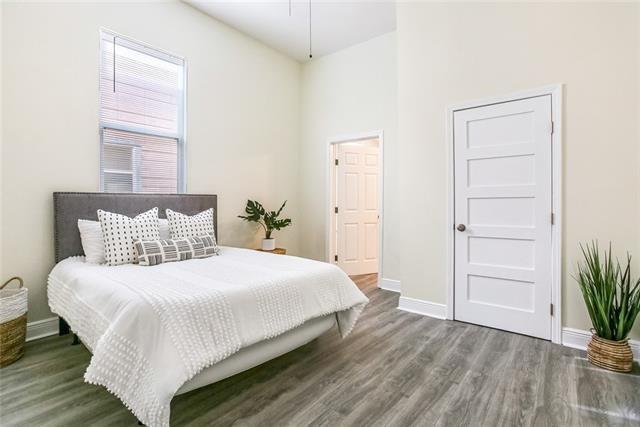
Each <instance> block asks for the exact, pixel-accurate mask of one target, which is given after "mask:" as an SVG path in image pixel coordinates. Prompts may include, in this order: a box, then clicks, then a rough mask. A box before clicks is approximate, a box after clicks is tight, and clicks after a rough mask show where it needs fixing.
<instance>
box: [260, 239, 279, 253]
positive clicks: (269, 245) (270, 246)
mask: <svg viewBox="0 0 640 427" xmlns="http://www.w3.org/2000/svg"><path fill="white" fill-rule="evenodd" d="M275 248H276V239H262V250H263V251H272V250H274V249H275Z"/></svg>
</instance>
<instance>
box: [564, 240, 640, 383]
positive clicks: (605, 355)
mask: <svg viewBox="0 0 640 427" xmlns="http://www.w3.org/2000/svg"><path fill="white" fill-rule="evenodd" d="M580 249H582V254H583V255H584V262H582V263H580V262H579V263H578V275H577V277H576V280H577V282H578V284H579V285H580V290H581V291H582V296H583V298H584V302H585V304H586V306H587V311H588V312H589V317H590V318H591V323H592V324H593V329H592V330H591V333H592V336H591V340H590V341H589V344H588V345H587V357H588V359H589V361H590V362H591V363H593V364H594V365H596V366H599V367H601V368H605V369H609V370H612V371H616V372H631V369H632V367H633V353H632V352H631V347H630V346H629V340H628V337H629V333H630V332H631V328H632V327H633V323H634V321H635V320H636V316H637V315H638V312H640V279H632V278H631V256H630V255H629V254H627V262H626V264H624V265H621V264H620V262H619V261H618V260H616V261H615V262H614V261H613V258H612V256H611V244H609V251H608V252H607V250H605V251H604V257H603V258H601V257H600V249H599V248H598V244H597V243H596V242H593V243H591V244H590V245H589V244H587V245H586V247H583V246H582V245H580Z"/></svg>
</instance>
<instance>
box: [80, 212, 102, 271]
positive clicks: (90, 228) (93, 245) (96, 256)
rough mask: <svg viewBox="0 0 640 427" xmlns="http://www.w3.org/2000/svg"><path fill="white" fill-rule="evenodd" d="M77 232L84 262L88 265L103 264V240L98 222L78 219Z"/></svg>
mask: <svg viewBox="0 0 640 427" xmlns="http://www.w3.org/2000/svg"><path fill="white" fill-rule="evenodd" d="M78 230H79V231H80V240H81V241H82V250H83V251H84V256H85V259H86V261H87V262H88V263H90V264H104V239H103V238H102V228H101V227H100V222H99V221H90V220H88V219H79V220H78Z"/></svg>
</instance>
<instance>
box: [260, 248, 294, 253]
mask: <svg viewBox="0 0 640 427" xmlns="http://www.w3.org/2000/svg"><path fill="white" fill-rule="evenodd" d="M256 251H260V252H268V253H270V254H278V255H286V254H287V250H286V249H285V248H275V249H274V250H272V251H265V250H264V249H256Z"/></svg>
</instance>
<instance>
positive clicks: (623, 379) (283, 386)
mask: <svg viewBox="0 0 640 427" xmlns="http://www.w3.org/2000/svg"><path fill="white" fill-rule="evenodd" d="M355 280H356V281H357V283H358V284H359V286H361V288H362V289H364V291H365V292H366V294H367V295H368V297H369V298H370V299H371V303H370V304H369V306H368V307H367V308H366V310H365V311H364V313H363V315H362V317H361V319H360V321H359V323H358V325H356V328H355V330H354V332H353V334H352V335H351V336H349V337H348V338H347V339H345V340H341V339H340V338H339V337H338V334H337V332H336V331H335V330H334V331H331V332H329V333H328V334H326V335H324V336H323V337H321V338H319V339H318V340H316V341H314V342H312V343H310V344H308V345H306V346H304V347H302V348H300V349H298V350H296V351H294V352H292V353H289V354H287V355H285V356H282V357H280V358H278V359H275V360H273V361H271V362H269V363H266V364H264V365H262V366H259V367H257V368H254V369H252V370H250V371H247V372H244V373H242V374H239V375H236V376H235V377H232V378H229V379H227V380H225V381H222V382H220V383H217V384H213V385H210V386H208V387H205V388H202V389H199V390H195V391H192V392H190V393H188V394H185V395H181V396H178V397H176V398H175V399H174V401H173V403H172V416H171V423H172V426H186V425H193V426H200V425H207V426H209V425H212V426H227V425H232V424H233V425H239V426H283V425H290V426H306V425H314V426H369V425H375V426H382V425H389V426H409V425H415V426H428V425H473V426H479V425H486V426H497V425H505V426H517V425H536V426H546V425H554V426H579V425H640V372H639V371H640V370H639V369H638V367H637V366H636V367H635V371H634V373H633V374H628V375H623V374H614V373H609V372H605V371H602V370H600V369H597V368H595V367H592V366H591V365H589V364H588V362H586V360H585V354H584V352H582V351H578V350H573V349H570V348H567V347H561V346H558V345H554V344H551V343H549V342H546V341H542V340H537V339H534V338H528V337H525V336H521V335H516V334H510V333H506V332H502V331H497V330H494V329H488V328H482V327H479V326H474V325H469V324H464V323H459V322H451V321H443V320H436V319H431V318H428V317H422V316H419V315H415V314H411V313H406V312H403V311H399V310H397V309H396V307H397V305H398V295H397V294H395V293H392V292H388V291H383V290H379V289H377V288H376V287H375V282H376V278H375V276H360V277H356V278H355ZM70 343H71V337H70V336H66V337H51V338H46V339H42V340H38V341H34V342H30V343H28V344H27V353H26V355H25V357H24V358H22V359H21V360H20V361H18V362H16V363H14V364H13V365H11V366H9V367H6V368H4V369H2V370H0V425H2V426H86V425H92V426H127V425H130V426H135V425H136V419H135V418H134V416H133V415H131V414H130V413H129V412H128V411H127V410H126V409H125V407H124V406H123V405H122V404H121V403H120V402H119V401H118V400H117V399H116V398H115V397H113V396H112V395H110V394H109V393H108V392H106V391H105V390H104V389H102V388H100V387H97V386H92V385H88V384H84V383H83V380H82V376H83V373H84V370H85V368H86V366H87V364H88V362H89V357H90V355H89V352H88V351H87V350H86V349H85V348H84V347H82V345H78V346H71V345H70Z"/></svg>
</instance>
